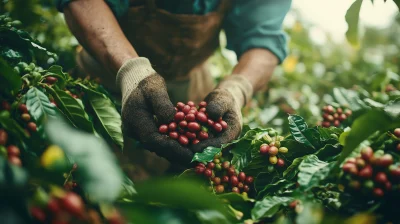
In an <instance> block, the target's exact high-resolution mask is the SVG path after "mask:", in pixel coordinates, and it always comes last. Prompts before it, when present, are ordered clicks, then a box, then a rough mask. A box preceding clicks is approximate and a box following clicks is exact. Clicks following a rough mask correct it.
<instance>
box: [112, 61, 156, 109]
mask: <svg viewBox="0 0 400 224" xmlns="http://www.w3.org/2000/svg"><path fill="white" fill-rule="evenodd" d="M155 73H156V71H155V70H154V69H153V67H152V66H151V64H150V61H149V59H147V58H145V57H139V58H132V59H129V60H127V61H126V62H125V63H124V64H123V65H122V66H121V68H120V69H119V70H118V73H117V78H116V83H117V86H118V87H119V88H120V90H121V95H122V106H124V104H125V101H126V99H127V97H128V96H129V94H130V93H131V92H132V91H133V90H134V89H136V88H137V86H138V85H139V82H140V81H142V80H143V79H145V78H146V77H148V76H150V75H152V74H155Z"/></svg>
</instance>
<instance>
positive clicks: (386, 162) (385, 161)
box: [375, 154, 393, 167]
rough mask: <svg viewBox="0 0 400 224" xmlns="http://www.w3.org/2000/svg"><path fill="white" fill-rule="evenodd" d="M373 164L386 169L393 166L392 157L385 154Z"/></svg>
mask: <svg viewBox="0 0 400 224" xmlns="http://www.w3.org/2000/svg"><path fill="white" fill-rule="evenodd" d="M375 162H376V165H377V166H381V167H388V166H390V165H392V164H393V156H392V155H390V154H385V155H383V156H382V157H380V158H378V159H377V160H376V161H375Z"/></svg>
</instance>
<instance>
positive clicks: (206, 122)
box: [158, 101, 228, 146]
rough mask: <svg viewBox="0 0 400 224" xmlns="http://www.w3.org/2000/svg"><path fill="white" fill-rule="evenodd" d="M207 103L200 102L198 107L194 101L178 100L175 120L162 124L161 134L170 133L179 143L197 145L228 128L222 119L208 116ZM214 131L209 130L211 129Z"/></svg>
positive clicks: (159, 129)
mask: <svg viewBox="0 0 400 224" xmlns="http://www.w3.org/2000/svg"><path fill="white" fill-rule="evenodd" d="M206 106H207V103H206V102H205V101H202V102H200V104H199V106H198V107H196V105H195V104H194V102H193V101H189V102H187V104H184V103H182V102H178V103H177V104H176V107H175V110H176V114H175V116H174V121H173V122H171V123H169V124H162V125H160V127H159V128H158V131H159V132H160V133H161V134H168V136H169V137H170V138H172V139H176V140H177V141H178V142H179V144H181V145H183V146H187V145H189V144H192V145H195V144H197V143H199V142H200V141H202V140H206V139H208V138H210V137H212V136H210V135H212V134H213V133H215V134H218V133H221V132H222V131H223V130H225V129H227V128H228V124H227V123H226V122H225V121H224V120H222V118H220V119H218V120H217V121H213V120H212V119H210V118H208V115H207V112H206ZM210 130H211V131H212V132H209V131H210Z"/></svg>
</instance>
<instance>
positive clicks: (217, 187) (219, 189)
mask: <svg viewBox="0 0 400 224" xmlns="http://www.w3.org/2000/svg"><path fill="white" fill-rule="evenodd" d="M224 191H225V187H224V185H221V184H220V185H217V186H216V187H215V192H217V193H218V194H222V193H224Z"/></svg>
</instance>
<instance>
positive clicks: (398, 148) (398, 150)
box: [396, 143, 400, 152]
mask: <svg viewBox="0 0 400 224" xmlns="http://www.w3.org/2000/svg"><path fill="white" fill-rule="evenodd" d="M396 150H397V152H400V143H399V144H397V146H396Z"/></svg>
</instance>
